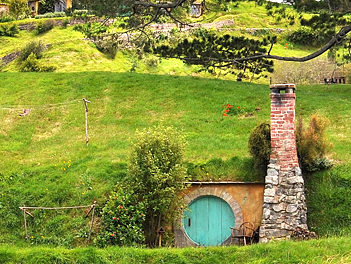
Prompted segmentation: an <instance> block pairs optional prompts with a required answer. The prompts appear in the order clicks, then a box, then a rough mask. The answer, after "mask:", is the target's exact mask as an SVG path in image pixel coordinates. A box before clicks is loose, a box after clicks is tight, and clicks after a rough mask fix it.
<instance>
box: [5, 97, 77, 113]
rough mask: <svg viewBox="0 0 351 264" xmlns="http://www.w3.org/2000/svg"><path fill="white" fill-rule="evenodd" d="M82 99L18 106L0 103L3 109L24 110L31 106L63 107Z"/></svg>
mask: <svg viewBox="0 0 351 264" xmlns="http://www.w3.org/2000/svg"><path fill="white" fill-rule="evenodd" d="M81 101H82V99H75V100H72V101H68V102H64V103H57V104H44V105H17V106H11V105H10V106H4V105H0V109H3V110H23V109H24V108H30V109H41V108H58V107H62V106H64V105H69V104H73V103H76V102H81Z"/></svg>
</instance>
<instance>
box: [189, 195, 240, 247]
mask: <svg viewBox="0 0 351 264" xmlns="http://www.w3.org/2000/svg"><path fill="white" fill-rule="evenodd" d="M234 225H235V217H234V213H233V210H232V209H231V208H230V206H229V204H228V203H227V202H226V201H224V200H223V199H221V198H219V197H216V196H201V197H199V198H197V199H195V200H194V201H192V202H191V203H190V204H189V205H188V210H186V211H185V213H184V215H183V228H184V230H185V233H186V234H187V236H188V237H189V238H190V239H191V240H192V241H193V242H194V243H196V244H197V245H200V246H216V245H221V244H222V243H223V242H224V241H225V240H226V239H228V238H229V237H230V235H231V230H230V227H233V226H234Z"/></svg>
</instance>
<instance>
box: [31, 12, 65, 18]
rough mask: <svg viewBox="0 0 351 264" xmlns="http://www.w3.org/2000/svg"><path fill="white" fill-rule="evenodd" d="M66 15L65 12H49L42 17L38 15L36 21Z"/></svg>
mask: <svg viewBox="0 0 351 264" xmlns="http://www.w3.org/2000/svg"><path fill="white" fill-rule="evenodd" d="M65 16H66V13H65V12H49V13H45V14H41V15H36V16H35V18H36V19H40V18H55V17H65Z"/></svg>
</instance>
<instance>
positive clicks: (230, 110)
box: [222, 103, 247, 116]
mask: <svg viewBox="0 0 351 264" xmlns="http://www.w3.org/2000/svg"><path fill="white" fill-rule="evenodd" d="M222 109H223V112H222V115H223V116H232V115H240V114H246V113H247V112H246V108H245V107H240V106H235V105H233V104H231V103H227V104H223V105H222Z"/></svg>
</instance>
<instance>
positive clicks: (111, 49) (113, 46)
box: [94, 37, 118, 59]
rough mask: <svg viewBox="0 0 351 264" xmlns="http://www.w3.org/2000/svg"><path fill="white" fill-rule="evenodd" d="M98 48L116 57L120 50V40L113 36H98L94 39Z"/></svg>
mask: <svg viewBox="0 0 351 264" xmlns="http://www.w3.org/2000/svg"><path fill="white" fill-rule="evenodd" d="M94 43H95V45H96V47H97V49H98V50H99V51H101V52H102V53H104V54H106V55H107V56H108V57H110V58H111V59H114V58H115V57H116V54H117V51H118V42H117V41H116V39H115V38H113V37H106V38H103V37H101V38H98V39H96V40H95V41H94Z"/></svg>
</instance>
